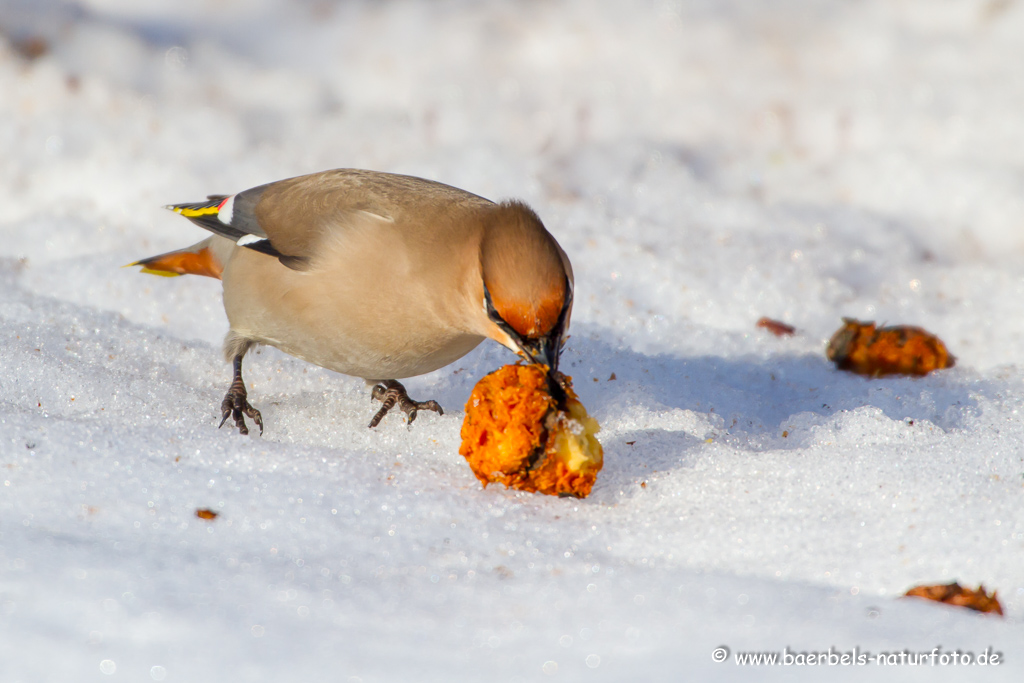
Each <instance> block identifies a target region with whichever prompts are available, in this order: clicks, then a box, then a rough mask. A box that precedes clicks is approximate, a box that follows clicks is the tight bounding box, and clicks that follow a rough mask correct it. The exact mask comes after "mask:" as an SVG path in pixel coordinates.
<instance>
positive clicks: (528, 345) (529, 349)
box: [517, 332, 562, 372]
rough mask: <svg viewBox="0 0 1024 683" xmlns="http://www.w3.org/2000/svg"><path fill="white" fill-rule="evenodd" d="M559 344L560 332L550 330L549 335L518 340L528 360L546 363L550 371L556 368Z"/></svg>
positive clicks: (539, 363) (560, 343)
mask: <svg viewBox="0 0 1024 683" xmlns="http://www.w3.org/2000/svg"><path fill="white" fill-rule="evenodd" d="M517 341H519V340H517ZM561 346H562V340H561V334H559V333H557V332H552V333H551V334H550V335H548V336H546V337H540V338H539V339H526V340H522V341H519V347H520V349H521V350H522V352H523V353H524V354H525V355H526V357H527V359H528V360H529V361H530V362H532V363H536V364H537V365H546V366H548V369H549V370H551V371H552V372H554V371H555V370H557V369H558V357H559V355H561V354H560V351H561Z"/></svg>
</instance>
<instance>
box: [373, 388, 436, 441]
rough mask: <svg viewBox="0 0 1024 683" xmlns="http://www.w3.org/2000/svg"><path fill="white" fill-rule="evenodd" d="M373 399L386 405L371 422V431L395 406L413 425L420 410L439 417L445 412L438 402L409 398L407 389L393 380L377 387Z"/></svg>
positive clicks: (374, 389)
mask: <svg viewBox="0 0 1024 683" xmlns="http://www.w3.org/2000/svg"><path fill="white" fill-rule="evenodd" d="M371 397H372V398H373V399H375V400H377V401H380V402H381V403H383V404H384V405H382V406H381V408H380V410H378V411H377V414H376V415H374V416H373V419H372V420H370V429H373V428H374V427H376V426H377V425H379V424H380V421H381V420H383V419H384V416H385V415H387V414H388V411H389V410H391V409H392V408H394V407H395V405H398V408H399V409H400V410H401V411H402V412H403V413H405V414H406V416H408V418H409V424H412V421H413V420H415V419H416V413H417V411H420V410H433V411H434V412H435V413H437V414H438V415H444V410H442V409H441V405H440V404H439V403H438V402H437V401H414V400H412V399H411V398H409V394H407V393H406V391H405V387H403V386H402V384H401V383H400V382H397V381H395V380H393V379H386V380H384V381H383V382H381V383H380V384H378V385H377V386H375V387H374V388H373V392H372V393H371Z"/></svg>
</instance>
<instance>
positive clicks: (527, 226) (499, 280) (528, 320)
mask: <svg viewBox="0 0 1024 683" xmlns="http://www.w3.org/2000/svg"><path fill="white" fill-rule="evenodd" d="M167 208H168V209H171V210H172V211H174V212H175V213H180V214H181V215H182V216H185V217H186V218H188V219H190V220H191V221H192V222H194V223H196V224H198V225H200V226H202V227H203V228H205V229H207V230H209V231H210V232H212V233H214V234H213V235H212V236H210V237H209V238H207V239H205V240H203V241H202V242H199V243H198V244H194V245H192V246H191V247H187V248H185V249H181V250H179V251H174V252H170V253H167V254H162V255H160V256H154V257H152V258H148V259H143V260H141V261H137V262H136V263H133V264H131V265H139V266H142V267H143V268H142V272H146V273H153V274H157V275H166V276H174V275H183V274H186V273H189V274H195V275H206V276H209V277H214V278H219V279H221V280H222V281H223V283H224V310H225V311H226V312H227V316H228V322H229V323H230V331H229V332H228V334H227V337H226V338H225V340H224V354H225V356H226V358H227V359H228V360H229V361H230V362H232V363H233V364H234V381H233V382H232V384H231V388H230V389H229V390H228V393H227V395H226V396H225V397H224V401H223V403H222V404H221V413H222V419H221V423H220V424H221V426H223V425H224V422H225V421H227V419H228V417H233V418H234V421H235V424H236V425H237V426H238V430H239V431H240V432H241V433H242V434H247V433H248V429H247V428H246V425H245V419H244V417H243V415H247V416H249V417H250V418H251V419H253V420H254V421H255V422H256V424H257V425H259V428H260V433H262V432H263V419H262V417H261V416H260V413H259V411H258V410H256V409H255V408H253V407H252V406H250V405H249V402H248V400H247V394H246V390H245V384H244V383H243V381H242V358H243V357H244V356H245V353H246V351H248V350H249V349H250V348H251V347H253V346H254V345H257V344H269V345H271V346H276V347H277V348H279V349H281V350H282V351H284V352H285V353H288V354H291V355H293V356H296V357H297V358H301V359H302V360H305V361H308V362H310V363H314V364H316V365H319V366H321V367H324V368H328V369H329V370H334V371H336V372H340V373H343V374H346V375H353V376H356V377H362V378H364V379H365V380H367V381H368V382H370V383H372V384H374V385H375V386H374V388H373V391H372V396H373V398H375V399H377V400H380V401H381V402H382V403H383V407H382V408H381V409H380V410H379V411H378V412H377V414H376V415H374V417H373V419H372V421H371V422H370V427H375V426H376V425H377V424H378V423H379V422H380V421H381V419H382V418H383V417H384V415H385V414H386V413H387V412H388V410H390V409H391V408H392V407H393V406H394V405H395V404H396V403H397V405H398V406H399V408H400V409H401V410H402V411H403V412H405V413H406V415H407V416H408V421H409V422H410V423H411V422H412V421H413V420H414V419H415V418H416V411H417V410H434V411H436V412H437V413H439V414H443V411H442V409H441V406H440V405H438V404H437V402H436V401H423V402H420V401H413V400H411V399H410V398H409V396H408V394H406V391H405V387H403V386H402V385H401V384H400V383H399V382H398V381H396V380H398V379H401V378H405V377H413V376H415V375H422V374H424V373H427V372H431V371H433V370H436V369H438V368H440V367H443V366H445V365H447V364H449V363H451V362H453V361H455V360H457V359H459V358H461V357H462V356H464V355H465V354H467V353H469V352H470V351H471V350H472V349H473V348H474V347H476V345H477V344H479V343H480V342H481V341H483V340H484V338H490V339H493V340H495V341H496V342H498V343H499V344H501V345H502V346H505V347H507V348H509V349H511V350H512V351H514V352H516V353H518V354H519V355H521V356H523V357H525V358H526V359H528V360H529V361H530V362H533V363H538V364H542V365H546V366H547V367H548V368H550V369H552V370H554V369H556V368H557V366H558V357H559V354H560V352H561V347H562V343H563V342H564V340H565V334H566V330H567V329H568V327H569V317H570V314H571V312H572V299H573V276H572V266H571V265H570V264H569V259H568V257H567V256H566V255H565V252H564V251H562V248H561V247H560V246H559V245H558V243H557V242H556V241H555V239H554V237H552V236H551V234H550V233H548V231H547V230H546V229H545V228H544V225H543V224H542V223H541V221H540V219H539V218H538V217H537V214H535V213H534V212H533V211H532V210H531V209H530V208H529V207H528V206H526V205H525V204H523V203H521V202H518V201H510V202H502V203H500V204H495V203H494V202H491V201H488V200H487V199H484V198H482V197H478V196H476V195H473V194H470V193H469V192H465V191H463V190H459V189H456V188H454V187H449V186H448V185H442V184H441V183H437V182H433V181H430V180H423V179H421V178H414V177H411V176H403V175H394V174H390V173H377V172H374V171H360V170H353V169H338V170H334V171H325V172H323V173H314V174H312V175H307V176H300V177H298V178H291V179H288V180H281V181H279V182H275V183H270V184H268V185H261V186H259V187H254V188H252V189H251V190H246V191H244V192H240V193H238V194H235V195H230V196H225V195H213V196H210V197H209V198H208V201H205V202H198V203H194V204H175V205H172V206H168V207H167Z"/></svg>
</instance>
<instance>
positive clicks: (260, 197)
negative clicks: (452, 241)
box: [167, 169, 491, 270]
mask: <svg viewBox="0 0 1024 683" xmlns="http://www.w3.org/2000/svg"><path fill="white" fill-rule="evenodd" d="M452 204H461V205H467V206H477V205H490V204H491V202H490V201H488V200H486V199H483V198H482V197H478V196H476V195H474V194H471V193H469V192H465V191H463V190H459V189H457V188H454V187H450V186H448V185H444V184H441V183H437V182H433V181H430V180H424V179H422V178H415V177H412V176H403V175H395V174H390V173H377V172H374V171H360V170H355V169H337V170H334V171H325V172H323V173H314V174H312V175H306V176H299V177H297V178H289V179H288V180H280V181H277V182H274V183H269V184H267V185H260V186H259V187H254V188H252V189H249V190H245V191H244V192H239V193H238V194H236V195H230V196H226V195H211V196H210V197H209V198H208V200H207V201H206V202H197V203H192V204H175V205H172V206H168V207H167V208H168V209H171V210H172V211H174V212H175V213H180V214H181V215H183V216H185V217H186V218H188V219H190V220H191V221H193V222H194V223H196V224H198V225H200V226H202V227H203V228H206V229H207V230H210V231H211V232H214V233H216V234H218V235H221V236H222V237H226V238H228V239H230V240H233V241H234V242H235V243H236V244H237V245H238V246H240V247H246V248H248V249H253V250H255V251H259V252H262V253H264V254H269V255H271V256H276V257H277V258H278V259H279V260H280V261H281V262H282V263H283V264H284V265H286V266H288V267H289V268H293V269H295V270H304V269H306V268H308V267H309V265H310V263H311V262H312V261H313V260H314V259H315V258H316V256H317V253H318V250H319V247H320V244H321V241H322V240H323V239H324V237H325V235H327V234H328V233H330V232H331V231H336V230H342V229H345V227H346V226H348V225H351V224H353V223H354V222H357V221H358V222H363V221H365V219H371V220H378V221H384V222H390V223H393V222H395V221H396V220H402V218H403V217H405V216H406V215H410V214H413V215H419V214H422V213H423V212H424V211H426V212H427V213H429V210H428V207H431V206H433V207H436V206H440V205H449V206H450V205H452ZM360 219H362V220H360Z"/></svg>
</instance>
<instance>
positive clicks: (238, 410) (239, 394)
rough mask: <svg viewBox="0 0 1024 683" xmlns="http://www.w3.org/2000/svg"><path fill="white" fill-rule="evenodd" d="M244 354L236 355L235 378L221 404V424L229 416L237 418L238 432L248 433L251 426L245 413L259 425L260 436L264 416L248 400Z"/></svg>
mask: <svg viewBox="0 0 1024 683" xmlns="http://www.w3.org/2000/svg"><path fill="white" fill-rule="evenodd" d="M244 355H245V352H244V351H243V352H242V353H240V354H238V355H237V356H235V361H234V366H235V379H234V380H233V381H232V382H231V388H230V389H228V393H227V395H225V396H224V400H223V401H222V402H221V404H220V412H221V421H220V426H221V427H223V426H224V423H225V422H227V421H228V418H229V417H233V418H234V419H235V426H236V427H238V432H239V433H240V434H248V433H249V428H248V427H246V426H245V418H244V417H242V416H243V415H248V416H249V417H250V418H252V420H253V421H254V422H255V423H256V424H257V425H259V428H260V436H263V417H262V416H261V415H260V411H258V410H256V409H255V408H253V407H252V406H251V405H249V401H248V400H246V397H247V396H248V394H246V391H245V382H243V381H242V357H243V356H244Z"/></svg>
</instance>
